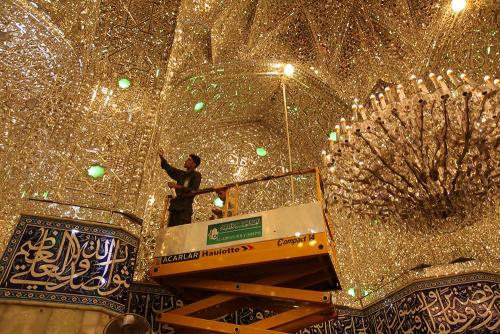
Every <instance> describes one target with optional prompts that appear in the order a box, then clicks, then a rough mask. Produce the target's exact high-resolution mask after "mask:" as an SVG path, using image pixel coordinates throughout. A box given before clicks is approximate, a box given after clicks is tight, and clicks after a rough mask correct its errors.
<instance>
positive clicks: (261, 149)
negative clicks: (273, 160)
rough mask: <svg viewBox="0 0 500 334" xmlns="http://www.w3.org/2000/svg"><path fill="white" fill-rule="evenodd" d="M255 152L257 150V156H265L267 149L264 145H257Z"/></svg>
mask: <svg viewBox="0 0 500 334" xmlns="http://www.w3.org/2000/svg"><path fill="white" fill-rule="evenodd" d="M255 152H257V155H258V156H259V157H265V156H266V155H267V151H266V149H265V148H264V147H257V149H256V150H255Z"/></svg>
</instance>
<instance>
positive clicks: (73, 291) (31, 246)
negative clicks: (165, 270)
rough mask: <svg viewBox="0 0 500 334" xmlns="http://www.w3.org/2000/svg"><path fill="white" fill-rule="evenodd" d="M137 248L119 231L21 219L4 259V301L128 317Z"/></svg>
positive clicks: (0, 281)
mask: <svg viewBox="0 0 500 334" xmlns="http://www.w3.org/2000/svg"><path fill="white" fill-rule="evenodd" d="M137 246H138V239H137V238H136V237H134V236H132V235H130V234H129V233H126V232H124V231H122V230H121V229H117V228H115V227H113V226H105V225H97V224H95V225H94V224H87V223H80V222H75V221H69V220H62V219H55V218H45V217H33V216H21V218H20V221H19V223H18V225H17V226H16V228H15V230H14V233H13V235H12V238H11V240H10V241H9V243H8V245H7V248H6V250H5V252H4V255H3V256H2V258H1V260H0V298H3V299H24V300H30V301H34V302H50V303H64V304H79V305H89V306H99V307H105V308H108V309H111V310H113V311H116V312H124V311H125V308H126V302H127V298H128V288H129V286H130V283H131V281H132V277H133V271H134V266H135V260H136V252H137Z"/></svg>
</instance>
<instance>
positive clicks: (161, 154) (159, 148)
mask: <svg viewBox="0 0 500 334" xmlns="http://www.w3.org/2000/svg"><path fill="white" fill-rule="evenodd" d="M163 154H164V153H163V149H162V148H161V147H158V155H159V156H160V158H163ZM163 159H165V158H163Z"/></svg>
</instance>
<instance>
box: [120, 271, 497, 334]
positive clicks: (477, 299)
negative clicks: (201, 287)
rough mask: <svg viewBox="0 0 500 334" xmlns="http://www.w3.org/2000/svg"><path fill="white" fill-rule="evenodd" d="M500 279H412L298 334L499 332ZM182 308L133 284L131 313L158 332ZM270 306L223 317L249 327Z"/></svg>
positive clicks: (163, 332)
mask: <svg viewBox="0 0 500 334" xmlns="http://www.w3.org/2000/svg"><path fill="white" fill-rule="evenodd" d="M499 283H500V277H499V276H498V275H493V274H486V273H474V274H467V275H459V276H455V277H448V278H440V279H435V280H429V281H422V282H418V283H414V284H412V285H410V286H408V287H406V288H404V289H402V290H400V291H399V292H397V293H395V294H394V295H391V296H389V297H388V298H386V299H385V300H383V301H381V302H379V303H377V304H375V305H373V306H370V307H368V308H367V309H364V310H354V309H348V308H345V309H340V310H339V317H338V319H336V320H335V321H334V320H330V321H326V322H323V323H319V324H316V325H314V326H311V327H308V328H305V329H302V330H300V331H298V332H297V334H407V333H412V334H418V333H436V334H437V333H441V334H444V333H465V334H472V333H474V334H486V333H488V334H490V333H500V331H499V326H500V289H499V287H500V284H499ZM180 306H182V301H181V300H179V299H177V298H176V297H174V295H173V294H172V293H170V292H169V291H168V290H166V289H165V288H162V287H158V286H153V285H136V284H134V285H133V286H132V287H131V295H130V298H129V305H128V311H129V312H133V313H137V314H140V315H142V316H144V317H146V318H147V319H148V320H149V321H150V323H151V324H152V326H153V328H154V333H155V334H167V333H168V334H172V333H175V330H174V329H173V328H171V327H169V326H166V325H161V324H160V323H158V322H156V319H157V318H156V317H157V315H158V314H159V313H161V312H166V311H168V310H171V309H173V308H175V307H180ZM273 315H274V313H273V312H271V311H267V310H261V309H255V308H251V307H247V308H243V309H241V310H238V311H235V312H233V313H230V314H226V315H224V316H222V317H220V318H219V319H215V320H218V321H222V322H227V323H232V324H241V325H247V324H250V323H253V322H255V321H258V320H262V319H265V318H268V317H270V316H273Z"/></svg>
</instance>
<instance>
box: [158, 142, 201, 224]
mask: <svg viewBox="0 0 500 334" xmlns="http://www.w3.org/2000/svg"><path fill="white" fill-rule="evenodd" d="M158 155H159V156H160V160H161V168H163V169H164V170H165V171H166V172H167V174H168V175H169V176H170V177H171V178H172V179H174V180H175V181H176V182H168V186H169V188H173V189H175V193H176V195H177V196H176V197H175V198H173V199H171V201H170V206H169V208H168V211H170V214H169V216H168V226H169V227H171V226H178V225H184V224H190V223H191V216H192V214H193V201H194V196H187V197H186V196H185V195H187V194H189V193H191V192H193V191H196V190H198V188H200V183H201V174H200V173H199V172H197V171H196V170H195V169H196V167H198V166H199V165H200V162H201V159H200V157H199V156H197V155H196V154H190V155H189V158H187V159H186V161H184V168H186V171H183V170H180V169H177V168H175V167H172V166H170V164H169V163H168V162H167V160H166V159H165V158H164V156H163V150H162V149H161V148H160V149H158Z"/></svg>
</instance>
